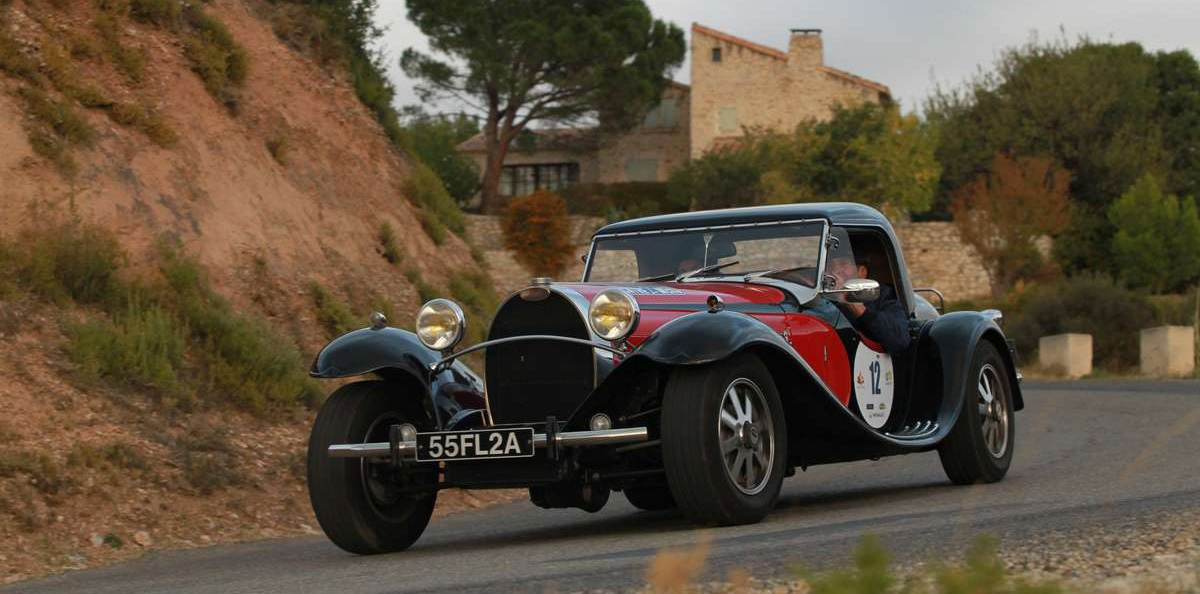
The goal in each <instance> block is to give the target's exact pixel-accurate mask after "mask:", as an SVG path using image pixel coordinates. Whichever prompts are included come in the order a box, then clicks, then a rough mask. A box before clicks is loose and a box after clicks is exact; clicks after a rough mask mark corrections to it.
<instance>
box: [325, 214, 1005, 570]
mask: <svg viewBox="0 0 1200 594" xmlns="http://www.w3.org/2000/svg"><path fill="white" fill-rule="evenodd" d="M847 258H849V259H850V261H851V262H853V264H854V266H851V268H850V270H857V271H860V272H865V273H866V274H865V276H867V277H868V278H854V277H848V276H849V275H845V274H841V275H839V274H835V273H834V271H835V269H836V268H840V269H842V270H845V269H846V267H845V264H846V262H847V260H846V259H847ZM584 261H585V270H584V273H583V278H582V280H581V281H580V282H578V283H559V282H554V281H552V280H550V279H546V278H537V279H534V280H533V281H532V282H531V283H530V285H529V286H528V287H526V288H524V289H521V290H520V291H517V292H516V293H514V294H512V295H511V296H509V297H508V298H507V300H505V301H504V302H503V304H502V305H500V307H499V309H498V310H497V311H496V314H495V317H494V319H493V320H492V325H491V328H490V329H489V331H488V334H487V340H486V341H484V342H482V343H479V344H476V345H474V346H471V347H469V348H464V349H461V350H457V351H456V350H455V347H456V346H457V345H458V343H459V341H460V340H461V339H462V337H463V333H464V330H465V327H466V324H467V323H468V322H467V320H466V319H465V317H464V315H463V311H462V310H461V309H460V308H459V307H458V306H457V305H455V304H454V303H452V302H451V301H448V300H445V299H434V300H432V301H430V302H428V303H426V304H425V305H424V306H422V307H421V309H420V310H419V312H418V315H417V319H416V329H415V330H416V331H415V332H408V331H405V330H400V329H397V328H391V327H388V326H387V322H386V320H385V319H384V318H383V316H382V315H380V314H374V315H373V316H372V325H371V327H369V328H364V329H362V330H357V331H354V332H350V333H349V334H346V335H344V336H341V337H339V338H337V339H335V340H333V341H332V342H331V343H329V345H328V346H326V347H325V348H324V349H323V350H322V351H321V352H320V354H318V355H317V357H316V360H315V361H314V363H313V366H312V369H311V374H312V375H313V376H314V377H318V378H347V377H355V376H361V375H371V376H373V379H364V380H362V381H356V382H353V383H347V384H345V385H342V386H341V387H340V388H338V389H337V390H336V391H335V392H334V393H333V394H332V395H331V396H330V397H329V399H328V400H327V401H326V402H325V404H324V405H323V406H322V408H321V411H320V413H319V414H318V416H317V418H316V421H315V424H314V426H313V430H312V436H311V439H310V442H309V449H308V486H309V494H310V498H311V500H312V505H313V509H314V511H315V512H316V517H317V519H318V521H319V522H320V524H321V527H322V528H323V529H324V531H325V534H327V535H328V536H329V538H330V539H331V540H332V541H333V542H334V543H336V544H337V545H338V546H339V547H341V548H343V549H345V550H347V551H351V552H355V553H363V554H369V553H381V552H387V551H397V550H401V549H405V548H407V547H408V546H409V545H411V544H412V543H413V542H414V541H415V540H416V539H417V538H418V537H419V536H420V535H421V533H422V532H423V531H424V529H425V527H426V525H427V523H428V522H429V517H430V514H431V513H432V511H433V507H434V501H435V499H436V497H437V493H438V491H439V490H440V489H445V488H449V487H462V488H472V489H473V488H494V487H509V488H512V487H527V488H528V489H529V496H530V499H531V500H532V501H533V503H535V504H536V505H538V506H541V507H545V508H559V507H577V508H581V509H583V510H587V511H592V512H594V511H597V510H599V509H600V508H601V507H603V506H604V505H605V503H606V502H607V501H608V498H609V494H610V492H611V491H621V492H623V493H624V495H625V497H626V498H627V499H628V500H629V502H630V503H631V504H633V505H634V506H635V507H637V508H640V509H645V510H659V509H671V508H675V509H678V511H679V512H680V513H682V515H683V516H684V517H686V518H688V519H689V520H691V521H693V522H695V523H697V524H707V525H712V524H716V525H729V524H744V523H750V522H757V521H759V520H761V519H762V518H763V517H764V516H765V515H766V514H767V513H768V511H769V510H770V509H771V507H772V505H773V504H774V503H775V500H776V498H777V497H778V495H779V491H780V486H781V484H782V482H783V480H784V478H785V477H788V476H792V475H793V474H795V469H796V468H797V467H800V468H801V469H804V468H807V467H808V466H811V465H815V464H826V463H833V462H844V461H849V460H867V459H877V458H880V457H882V456H892V455H896V454H907V453H912V452H924V451H930V450H937V451H938V454H939V455H940V457H941V461H942V466H943V468H944V469H945V471H946V475H947V476H948V477H949V478H950V480H951V481H953V482H954V483H958V484H972V483H987V482H993V481H998V480H1000V479H1001V478H1003V477H1004V475H1005V473H1006V472H1007V470H1008V467H1009V464H1010V462H1011V460H1012V455H1013V436H1014V431H1013V427H1014V425H1013V412H1014V411H1016V410H1020V409H1021V408H1022V406H1023V403H1022V398H1021V392H1020V385H1019V382H1018V380H1019V375H1018V373H1017V370H1016V367H1015V365H1014V353H1013V351H1012V349H1011V347H1010V343H1009V342H1008V341H1007V340H1006V339H1005V337H1004V333H1003V331H1002V330H1001V328H1000V325H999V323H1000V319H1001V316H1000V313H999V312H998V311H995V310H989V311H984V312H954V313H949V314H945V315H942V314H940V313H939V310H938V309H935V308H934V307H933V306H932V305H931V304H930V303H929V302H928V301H926V300H925V299H923V298H922V297H920V296H918V293H919V292H923V291H932V290H922V289H913V288H912V286H911V283H910V280H909V276H908V273H907V269H906V267H905V263H904V255H903V254H902V253H901V251H900V245H899V242H898V241H897V239H896V235H895V233H894V231H893V229H892V226H891V224H889V222H888V221H887V219H886V218H885V217H884V216H883V215H882V214H881V213H880V212H879V211H877V210H875V209H872V208H870V207H867V206H863V205H860V204H854V203H830V204H790V205H780V206H763V207H751V208H738V209H729V210H717V211H708V212H692V213H683V214H671V215H662V216H654V217H647V218H641V219H636V220H629V221H623V222H618V223H613V224H610V225H607V226H605V227H603V228H601V229H600V230H599V231H597V232H596V234H595V235H594V237H593V241H592V245H591V248H590V250H589V252H588V254H587V255H586V256H585V260H584ZM933 293H935V294H937V293H936V291H933ZM881 295H883V297H884V298H885V299H890V300H892V302H891V303H885V302H884V301H882V300H881V301H878V302H876V303H874V307H875V308H876V310H877V313H878V312H881V311H884V310H885V306H886V309H888V310H889V311H891V312H892V314H891V315H892V316H893V317H894V319H895V325H894V326H893V328H896V329H897V330H898V332H899V338H900V340H895V339H892V340H890V341H889V342H890V343H891V345H890V348H891V349H892V352H888V350H887V348H885V346H883V345H882V344H880V343H879V342H877V340H882V339H879V338H872V337H870V336H867V335H865V333H864V332H861V331H859V330H856V328H855V326H854V325H852V323H851V318H857V317H858V316H859V315H864V314H862V308H864V307H871V305H872V303H871V302H872V301H874V300H876V299H880V296H881ZM937 295H938V297H939V298H940V294H937ZM853 312H858V313H857V314H855V313H853ZM880 315H883V314H880ZM905 333H907V334H905ZM477 350H484V351H485V352H484V357H485V363H484V370H483V376H482V377H481V376H480V375H478V374H476V373H474V372H472V371H471V370H470V369H468V368H467V366H466V365H465V364H464V362H463V358H462V357H463V355H465V354H467V353H471V352H474V351H477Z"/></svg>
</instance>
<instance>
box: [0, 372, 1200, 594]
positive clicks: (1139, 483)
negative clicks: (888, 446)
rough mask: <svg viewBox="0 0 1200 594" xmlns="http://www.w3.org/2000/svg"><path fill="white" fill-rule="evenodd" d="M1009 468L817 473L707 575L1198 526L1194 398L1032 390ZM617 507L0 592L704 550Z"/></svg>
mask: <svg viewBox="0 0 1200 594" xmlns="http://www.w3.org/2000/svg"><path fill="white" fill-rule="evenodd" d="M1025 389H1026V397H1025V402H1026V405H1027V406H1026V409H1025V410H1024V411H1023V412H1021V413H1018V415H1017V420H1016V424H1017V438H1016V448H1017V449H1016V454H1015V459H1014V461H1013V465H1012V469H1011V470H1010V472H1009V474H1008V477H1007V478H1006V479H1005V480H1004V481H1002V482H1000V483H997V484H992V485H980V486H972V487H956V486H953V485H951V484H950V483H949V482H948V481H947V480H946V478H945V475H943V473H942V469H941V465H940V464H939V462H938V457H937V454H936V453H926V454H919V455H910V456H902V457H895V458H888V459H883V460H880V461H876V462H857V463H850V464H838V465H832V466H822V467H815V468H810V469H809V470H808V472H803V473H797V475H796V476H795V477H792V478H790V479H788V481H787V482H786V483H784V492H783V494H782V496H781V499H780V502H779V505H778V507H777V508H776V510H775V511H774V513H772V514H771V516H769V517H768V518H767V520H766V521H764V522H763V523H761V524H758V525H754V526H738V527H732V528H720V529H714V530H710V531H707V533H706V534H707V538H710V539H711V541H710V552H709V564H708V569H707V570H706V571H707V573H706V576H708V577H709V578H711V579H719V578H721V577H723V576H724V575H726V574H727V572H728V570H730V569H732V568H745V569H748V570H750V571H752V572H754V573H756V574H757V575H763V576H765V575H769V574H776V573H782V572H785V571H786V567H787V565H788V564H789V563H793V562H798V563H801V564H803V565H805V566H808V567H811V568H821V567H829V566H833V565H840V564H842V563H845V562H846V560H847V559H848V558H849V557H848V555H849V553H850V551H851V550H852V549H853V548H854V546H855V545H856V544H857V543H858V541H859V539H860V538H861V537H862V535H864V534H868V533H873V534H878V535H880V536H881V537H882V538H883V541H884V543H885V545H887V546H888V547H889V548H890V549H891V550H892V551H893V552H894V553H896V554H897V556H898V557H899V558H900V559H901V560H927V559H932V558H939V557H942V556H945V555H954V554H956V553H958V552H961V551H962V550H963V548H964V547H965V546H966V544H967V543H969V542H970V541H972V540H973V539H974V538H976V537H977V536H978V535H980V534H992V535H994V536H998V537H999V538H1000V539H1001V545H1002V546H1003V547H1014V546H1021V543H1022V542H1023V541H1030V540H1033V539H1037V538H1039V537H1040V535H1042V534H1043V533H1045V532H1047V531H1051V530H1055V531H1062V530H1066V531H1070V530H1078V529H1083V528H1084V527H1087V526H1092V525H1097V524H1100V523H1107V522H1115V521H1122V522H1128V521H1130V519H1131V518H1132V519H1136V518H1139V517H1149V516H1150V515H1152V514H1157V513H1161V512H1171V511H1176V510H1194V509H1200V382H1196V381H1174V382H1172V381H1161V382H1101V381H1085V382H1073V383H1033V382H1027V383H1026V387H1025ZM704 534H705V533H702V532H701V531H698V530H695V529H693V528H692V527H691V526H689V525H688V524H687V523H686V522H684V521H683V520H682V519H681V518H680V517H679V516H678V515H676V514H674V513H669V512H638V511H636V510H635V509H634V508H633V507H631V506H630V505H629V504H628V503H627V502H625V500H624V498H623V497H622V496H620V495H619V494H614V496H613V499H612V500H611V501H610V502H609V505H608V507H606V508H605V509H604V510H603V511H601V512H599V513H596V514H587V513H584V512H582V511H578V510H541V509H538V508H535V507H534V506H533V505H532V504H530V503H528V502H518V503H513V504H507V505H501V506H497V507H493V508H490V509H485V510H481V511H477V512H471V513H464V514H459V515H453V516H448V517H445V518H442V519H439V520H435V521H434V522H433V523H432V524H431V525H430V526H429V528H428V530H427V531H426V532H425V535H424V536H423V537H422V539H421V540H420V541H418V542H417V544H416V545H415V546H414V547H413V548H412V549H410V550H409V551H406V552H403V553H398V554H393V555H384V556H375V557H356V556H353V555H349V554H346V553H343V552H342V551H340V550H339V549H337V548H335V547H334V546H333V545H332V544H330V543H329V542H328V541H327V540H325V539H324V538H323V537H307V538H294V539H283V540H273V541H263V542H257V543H250V544H244V545H232V546H217V547H211V548H206V549H198V550H190V551H180V552H174V553H162V554H157V555H153V556H150V557H147V558H144V559H141V560H138V561H134V562H130V563H125V564H122V565H117V566H113V567H108V568H103V569H96V570H89V571H79V572H74V573H69V574H64V575H60V576H55V577H51V578H46V579H42V580H37V581H32V582H24V583H19V584H15V585H13V586H10V587H9V588H5V589H0V592H5V593H7V592H30V593H35V592H81V593H86V594H104V593H110V592H112V593H117V592H120V593H125V592H175V593H193V592H219V593H221V594H233V593H240V592H287V593H290V594H304V593H308V592H339V593H347V594H350V593H367V592H424V591H452V592H455V593H456V594H461V593H465V592H476V591H479V592H513V591H518V592H520V591H529V592H545V591H547V590H554V591H569V590H585V589H595V588H618V589H619V588H623V587H632V586H636V585H641V584H644V583H645V577H644V576H645V569H646V565H647V563H648V561H649V560H650V559H651V558H652V557H653V556H654V555H655V553H656V552H657V551H658V550H659V549H661V548H662V547H670V546H682V545H689V544H691V543H694V542H696V541H697V539H698V538H702V537H704V536H703V535H704Z"/></svg>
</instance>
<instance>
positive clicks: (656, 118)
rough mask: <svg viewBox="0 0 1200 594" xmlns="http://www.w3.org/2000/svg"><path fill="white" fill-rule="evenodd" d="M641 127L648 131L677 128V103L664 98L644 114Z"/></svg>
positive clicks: (669, 98) (674, 100)
mask: <svg viewBox="0 0 1200 594" xmlns="http://www.w3.org/2000/svg"><path fill="white" fill-rule="evenodd" d="M642 127H643V128H646V129H649V130H674V129H676V128H678V127H679V102H678V101H676V99H675V98H673V97H666V98H664V99H663V100H662V101H660V102H659V104H658V105H656V106H654V107H653V108H652V109H651V110H650V111H648V112H646V119H644V120H642Z"/></svg>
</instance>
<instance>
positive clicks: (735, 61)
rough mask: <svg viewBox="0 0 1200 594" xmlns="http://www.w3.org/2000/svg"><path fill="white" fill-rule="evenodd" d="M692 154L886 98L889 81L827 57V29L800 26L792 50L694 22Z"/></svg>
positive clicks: (795, 31)
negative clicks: (756, 131)
mask: <svg viewBox="0 0 1200 594" xmlns="http://www.w3.org/2000/svg"><path fill="white" fill-rule="evenodd" d="M691 51H692V93H691V103H692V105H691V107H692V109H691V124H690V129H691V155H692V157H698V156H700V155H702V154H704V152H705V151H708V150H710V149H711V148H713V147H714V146H719V145H720V144H721V142H722V141H728V140H729V139H733V138H737V137H740V136H742V135H743V134H744V131H745V130H746V129H750V128H756V127H761V128H768V129H773V130H790V129H792V128H795V127H796V125H797V124H799V123H801V122H803V121H804V120H809V119H816V120H822V119H827V118H828V117H829V116H830V115H831V113H832V109H833V107H834V106H835V105H838V104H842V105H855V104H860V103H862V102H874V103H879V102H881V101H885V100H888V98H889V96H890V94H889V91H888V88H887V87H885V86H883V85H881V84H879V83H876V82H872V81H868V80H866V79H863V78H860V77H857V76H854V75H852V74H849V73H847V72H843V71H841V70H837V69H834V68H830V67H828V66H826V65H825V57H824V49H823V44H822V41H821V33H820V31H815V30H793V31H792V36H791V40H790V42H789V43H788V51H787V53H784V52H781V51H779V50H777V49H774V48H771V47H767V46H763V45H759V44H757V43H753V42H750V41H747V40H745V39H740V38H738V37H734V36H732V35H728V34H726V33H722V32H720V31H717V30H715V29H710V28H708V27H704V26H702V25H697V24H693V25H692V46H691Z"/></svg>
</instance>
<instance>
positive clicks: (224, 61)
mask: <svg viewBox="0 0 1200 594" xmlns="http://www.w3.org/2000/svg"><path fill="white" fill-rule="evenodd" d="M183 17H184V22H186V23H187V25H188V27H189V29H190V31H189V32H188V33H187V35H186V39H185V42H184V48H185V50H186V52H185V53H186V55H187V58H188V60H190V61H191V62H192V70H194V71H195V72H196V74H198V75H199V76H200V79H201V80H202V81H204V88H206V89H208V92H209V93H211V94H212V95H213V96H215V97H217V98H218V99H220V100H222V101H225V102H227V103H228V102H230V101H231V97H230V93H231V87H233V86H238V85H241V84H242V83H243V82H245V81H246V75H247V74H248V71H249V58H248V57H247V55H246V50H245V49H243V48H242V46H241V45H239V44H238V43H237V42H236V41H235V40H234V39H233V36H232V35H230V34H229V29H227V28H225V24H224V23H222V22H221V21H218V20H217V19H216V18H214V17H212V16H210V15H208V14H207V13H205V12H204V9H203V8H202V7H200V6H199V5H190V6H188V8H187V10H185V11H184V13H183Z"/></svg>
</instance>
